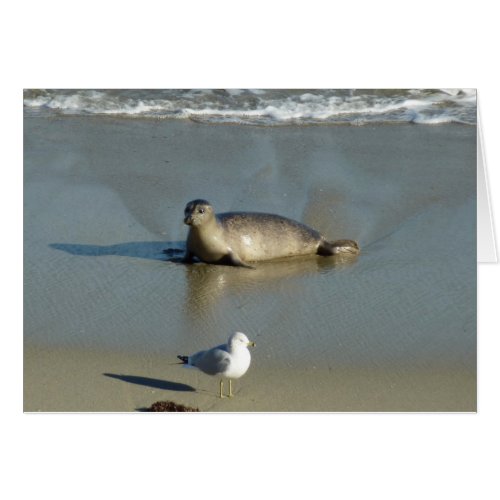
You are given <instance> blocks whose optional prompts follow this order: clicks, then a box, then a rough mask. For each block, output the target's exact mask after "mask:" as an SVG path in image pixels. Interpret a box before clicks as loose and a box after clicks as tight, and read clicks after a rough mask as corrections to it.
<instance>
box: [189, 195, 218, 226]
mask: <svg viewBox="0 0 500 500" xmlns="http://www.w3.org/2000/svg"><path fill="white" fill-rule="evenodd" d="M213 214H214V209H213V208H212V206H211V205H210V203H209V202H208V201H207V200H193V201H190V202H189V203H188V204H187V205H186V208H185V209H184V224H187V225H188V226H201V225H202V224H203V223H204V222H205V221H207V220H209V219H210V218H211V217H213Z"/></svg>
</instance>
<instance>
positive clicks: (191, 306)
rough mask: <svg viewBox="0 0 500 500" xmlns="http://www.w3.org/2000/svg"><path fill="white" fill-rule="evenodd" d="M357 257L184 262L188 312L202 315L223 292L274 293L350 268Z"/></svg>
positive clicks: (225, 293) (218, 299) (235, 293)
mask: <svg viewBox="0 0 500 500" xmlns="http://www.w3.org/2000/svg"><path fill="white" fill-rule="evenodd" d="M356 260H357V256H351V255H335V256H331V257H320V256H313V257H292V258H289V259H286V260H282V261H273V262H262V263H257V264H256V268H255V269H246V268H241V267H233V266H221V265H212V264H204V263H196V264H188V265H185V269H186V282H187V296H186V304H187V308H188V311H189V314H192V313H194V314H197V315H203V314H205V313H206V312H207V310H210V309H211V308H212V307H213V306H214V305H215V304H216V303H217V302H218V301H220V300H221V299H222V298H223V297H224V296H225V295H229V294H231V295H233V294H234V295H240V294H249V293H255V292H258V293H262V294H264V293H277V292H280V291H281V290H282V289H283V288H284V287H286V286H288V284H289V283H290V281H293V280H297V279H301V278H306V277H308V276H313V275H317V274H318V273H320V274H328V273H331V272H332V271H335V272H337V271H341V270H343V269H345V268H347V267H350V266H351V265H352V264H353V263H354V262H355V261H356Z"/></svg>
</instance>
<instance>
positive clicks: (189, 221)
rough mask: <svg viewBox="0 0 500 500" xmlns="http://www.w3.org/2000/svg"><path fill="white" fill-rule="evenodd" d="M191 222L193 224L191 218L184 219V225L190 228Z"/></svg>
mask: <svg viewBox="0 0 500 500" xmlns="http://www.w3.org/2000/svg"><path fill="white" fill-rule="evenodd" d="M192 222H193V218H192V217H191V216H190V215H188V216H186V217H184V224H186V225H187V226H190V225H191V224H192Z"/></svg>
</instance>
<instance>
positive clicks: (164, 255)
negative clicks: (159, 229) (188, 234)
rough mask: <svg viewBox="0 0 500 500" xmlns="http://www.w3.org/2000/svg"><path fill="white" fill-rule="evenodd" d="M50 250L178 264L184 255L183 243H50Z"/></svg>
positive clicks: (89, 255) (86, 255) (87, 255)
mask: <svg viewBox="0 0 500 500" xmlns="http://www.w3.org/2000/svg"><path fill="white" fill-rule="evenodd" d="M49 247H50V248H53V249H55V250H61V251H63V252H66V253H69V254H71V255H82V256H85V257H102V256H105V255H120V256H123V257H136V258H140V259H149V260H162V261H165V260H167V261H172V262H178V261H179V260H180V256H182V254H183V253H184V248H185V242H184V241H131V242H127V243H117V244H116V245H80V244H76V243H51V244H50V245H49Z"/></svg>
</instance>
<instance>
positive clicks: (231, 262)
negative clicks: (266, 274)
mask: <svg viewBox="0 0 500 500" xmlns="http://www.w3.org/2000/svg"><path fill="white" fill-rule="evenodd" d="M218 264H225V265H227V266H237V267H246V268H247V269H255V267H252V266H250V265H249V264H247V263H245V262H243V261H242V260H241V259H240V258H239V257H238V256H237V255H236V254H235V253H234V252H233V251H232V250H230V251H229V252H228V253H227V254H226V255H224V257H222V259H220V260H219V262H218Z"/></svg>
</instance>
